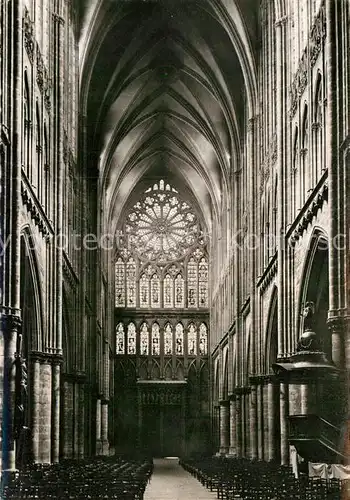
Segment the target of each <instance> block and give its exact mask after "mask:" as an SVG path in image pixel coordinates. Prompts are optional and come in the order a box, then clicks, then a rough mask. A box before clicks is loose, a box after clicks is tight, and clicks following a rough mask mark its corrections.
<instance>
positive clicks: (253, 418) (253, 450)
mask: <svg viewBox="0 0 350 500" xmlns="http://www.w3.org/2000/svg"><path fill="white" fill-rule="evenodd" d="M250 390H251V392H250V407H249V423H250V458H251V459H252V460H257V458H258V436H257V392H256V385H252V386H251V389H250Z"/></svg>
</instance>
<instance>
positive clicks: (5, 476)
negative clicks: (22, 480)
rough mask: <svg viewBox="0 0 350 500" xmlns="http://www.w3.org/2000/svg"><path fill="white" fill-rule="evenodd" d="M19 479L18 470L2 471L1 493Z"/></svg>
mask: <svg viewBox="0 0 350 500" xmlns="http://www.w3.org/2000/svg"><path fill="white" fill-rule="evenodd" d="M18 477H19V470H18V469H4V470H3V471H1V493H2V491H3V488H4V487H5V486H11V483H13V482H14V481H15V480H16V479H17V478H18ZM1 496H2V495H1Z"/></svg>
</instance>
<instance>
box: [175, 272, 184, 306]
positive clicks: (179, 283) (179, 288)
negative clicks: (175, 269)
mask: <svg viewBox="0 0 350 500" xmlns="http://www.w3.org/2000/svg"><path fill="white" fill-rule="evenodd" d="M175 307H185V281H184V279H183V277H182V275H181V274H178V275H177V276H176V278H175Z"/></svg>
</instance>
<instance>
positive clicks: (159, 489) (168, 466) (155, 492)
mask: <svg viewBox="0 0 350 500" xmlns="http://www.w3.org/2000/svg"><path fill="white" fill-rule="evenodd" d="M214 499H216V493H215V492H211V491H209V490H207V489H206V488H205V487H204V486H202V485H201V483H200V482H199V481H197V480H196V479H195V478H194V477H192V476H191V474H189V473H188V472H186V471H185V470H184V469H183V468H182V467H181V466H180V465H179V461H178V459H177V458H176V459H175V458H164V459H160V458H155V459H154V472H153V474H152V477H151V482H150V484H148V486H147V487H146V492H145V495H144V500H214Z"/></svg>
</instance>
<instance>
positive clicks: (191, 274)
mask: <svg viewBox="0 0 350 500" xmlns="http://www.w3.org/2000/svg"><path fill="white" fill-rule="evenodd" d="M197 293H198V266H197V262H196V261H195V259H194V257H191V258H190V260H189V262H188V265H187V301H188V307H197Z"/></svg>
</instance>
